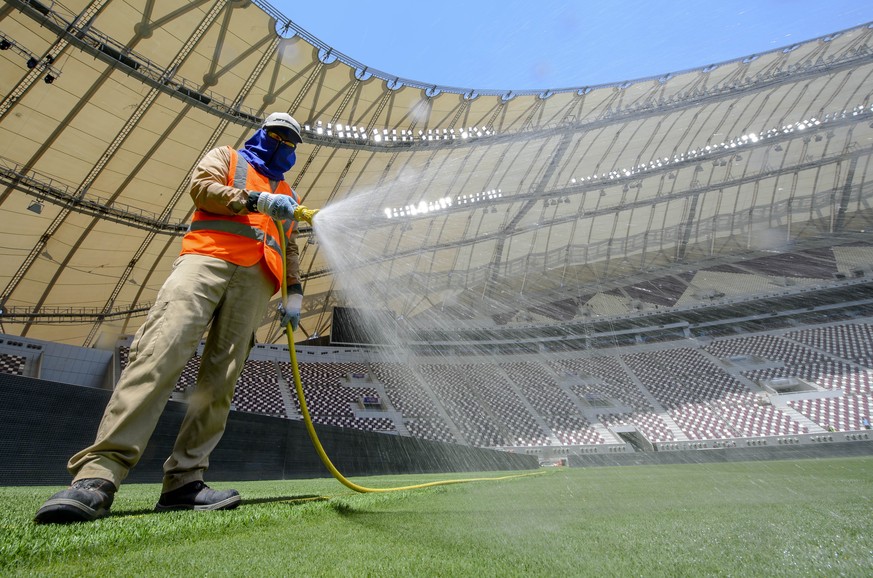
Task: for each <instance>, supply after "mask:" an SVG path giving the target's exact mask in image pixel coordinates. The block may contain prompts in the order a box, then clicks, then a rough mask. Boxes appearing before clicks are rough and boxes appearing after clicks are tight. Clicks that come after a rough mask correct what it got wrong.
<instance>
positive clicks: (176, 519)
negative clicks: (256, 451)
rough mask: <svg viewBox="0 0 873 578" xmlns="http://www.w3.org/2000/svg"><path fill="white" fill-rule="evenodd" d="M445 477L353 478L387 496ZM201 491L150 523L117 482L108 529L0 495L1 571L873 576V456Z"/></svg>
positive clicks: (44, 491)
mask: <svg viewBox="0 0 873 578" xmlns="http://www.w3.org/2000/svg"><path fill="white" fill-rule="evenodd" d="M504 474H505V473H497V474H493V475H504ZM477 475H478V474H477ZM482 475H488V474H482ZM452 477H458V476H450V475H445V476H391V477H388V476H384V477H373V478H366V479H356V480H355V481H356V482H358V483H362V484H366V485H368V486H373V487H388V486H393V485H408V484H414V483H420V482H425V481H432V480H437V479H449V478H452ZM463 477H467V476H466V475H465V476H463ZM213 486H214V487H216V488H219V489H223V488H228V487H231V486H232V487H236V488H237V489H239V490H240V492H241V493H242V495H243V503H242V505H241V506H240V507H239V508H238V509H237V510H233V511H229V512H172V513H164V514H156V513H152V511H151V509H152V507H153V506H154V503H155V501H156V499H157V493H158V492H159V490H160V487H159V486H158V485H153V484H128V485H125V486H123V487H122V490H121V492H120V493H119V494H118V495H117V497H116V501H115V505H114V506H113V510H112V514H111V515H110V516H109V517H107V518H105V519H102V520H98V521H97V522H93V523H89V524H74V525H70V526H37V525H35V524H33V523H32V521H31V519H32V517H33V514H34V513H35V512H36V510H37V508H38V507H39V506H40V504H41V503H42V502H43V501H44V500H45V499H46V498H47V497H48V496H49V495H51V494H52V493H53V492H54V491H56V490H57V489H59V488H56V487H51V488H49V487H40V488H35V487H4V488H0V498H2V508H3V509H2V512H3V513H2V527H0V575H4V576H9V575H13V576H14V575H63V576H207V575H208V576H331V577H333V576H356V577H357V576H478V577H481V576H599V577H603V576H792V577H796V576H869V575H871V572H873V457H870V458H850V459H827V460H801V461H774V462H745V463H728V464H706V465H704V464H701V465H683V466H641V467H610V468H569V469H568V468H556V469H548V470H544V471H543V473H542V475H536V476H531V477H524V478H516V479H510V480H504V481H498V482H474V483H470V484H462V485H451V486H442V487H437V488H430V489H424V490H413V491H406V492H399V493H387V494H354V493H351V492H350V491H348V490H346V489H345V488H344V487H343V486H341V485H340V484H339V483H338V482H336V481H334V480H333V479H332V478H326V479H314V480H290V481H265V482H240V483H236V484H228V483H215V484H213ZM320 496H321V497H326V498H327V499H318V497H320Z"/></svg>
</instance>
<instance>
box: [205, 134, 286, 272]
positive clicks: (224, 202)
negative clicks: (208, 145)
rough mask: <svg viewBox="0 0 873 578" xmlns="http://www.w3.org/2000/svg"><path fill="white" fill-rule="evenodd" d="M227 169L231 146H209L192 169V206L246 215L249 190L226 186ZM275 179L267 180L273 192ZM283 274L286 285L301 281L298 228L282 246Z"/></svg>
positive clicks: (220, 212) (208, 210)
mask: <svg viewBox="0 0 873 578" xmlns="http://www.w3.org/2000/svg"><path fill="white" fill-rule="evenodd" d="M229 172H230V149H228V148H227V147H219V148H215V149H212V150H211V151H209V152H208V153H206V155H204V157H203V158H202V159H200V162H199V163H198V164H197V166H196V167H195V168H194V173H193V174H192V175H191V198H192V199H193V200H194V206H195V207H197V208H198V209H201V210H203V211H207V212H210V213H215V214H216V215H247V214H248V213H249V211H248V209H246V201H248V200H249V193H248V191H246V190H244V189H237V188H235V187H230V186H228V185H226V184H225V183H227V181H228V178H227V177H228V173H229ZM278 184H279V183H278V181H272V180H271V181H270V188H271V190H270V191H261V192H267V193H275V192H276V187H277V186H278ZM285 276H286V278H287V279H288V286H289V287H290V286H291V285H294V284H297V283H300V248H299V247H298V246H297V228H296V227H295V228H294V232H293V233H292V234H291V239H290V241H289V242H288V243H287V246H286V247H285Z"/></svg>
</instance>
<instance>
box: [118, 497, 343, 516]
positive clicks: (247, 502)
mask: <svg viewBox="0 0 873 578" xmlns="http://www.w3.org/2000/svg"><path fill="white" fill-rule="evenodd" d="M328 500H330V498H328V497H327V496H320V495H317V494H303V495H300V496H275V497H272V498H251V499H243V501H242V502H240V504H239V507H245V506H254V505H257V504H280V503H287V504H290V505H292V506H297V505H302V504H308V503H310V502H326V501H328ZM185 511H191V510H185V509H179V510H165V511H161V512H158V511H156V510H155V509H153V508H141V509H139V510H124V511H116V512H109V515H108V516H107V518H136V517H140V516H147V515H149V514H155V515H160V514H168V513H171V512H185Z"/></svg>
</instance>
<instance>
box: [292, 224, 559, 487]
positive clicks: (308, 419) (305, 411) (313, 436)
mask: <svg viewBox="0 0 873 578" xmlns="http://www.w3.org/2000/svg"><path fill="white" fill-rule="evenodd" d="M275 223H276V228H277V229H278V231H279V245H280V247H281V248H282V263H283V264H284V263H285V230H284V229H283V227H282V223H281V221H278V220H276V221H275ZM287 298H288V278H287V276H285V275H282V303H285V301H286V300H287ZM285 335H286V336H287V338H288V351H289V355H290V358H291V371H292V373H293V374H294V389H295V390H296V391H297V399H298V400H299V401H300V413H301V414H302V415H303V422H304V423H305V424H306V431H307V432H308V433H309V439H310V440H312V445H313V446H315V451H316V452H317V453H318V456H319V457H320V458H321V463H323V464H324V467H326V468H327V469H328V471H329V472H330V473H331V475H333V477H334V478H336V479H337V481H338V482H339V483H341V484H342V485H344V486H345V487H347V488H349V489H350V490H354V491H356V492H361V493H377V492H400V491H404V490H417V489H421V488H432V487H434V486H448V485H451V484H465V483H469V482H495V481H499V480H508V479H512V478H522V477H526V476H534V475H538V474H541V473H542V472H539V471H538V472H528V473H525V474H511V475H508V476H498V477H493V478H463V479H456V480H439V481H436V482H426V483H423V484H413V485H411V486H398V487H393V488H368V487H366V486H361V485H358V484H356V483H354V482H352V481H351V480H349V479H348V478H346V477H345V476H343V475H342V473H340V471H339V470H338V469H337V468H336V466H334V465H333V462H331V461H330V458H329V457H328V455H327V452H325V451H324V447H323V446H322V445H321V441H320V440H319V439H318V434H317V433H316V431H315V426H314V425H313V423H312V416H310V415H309V408H308V407H307V405H306V396H305V395H304V394H303V383H302V382H301V380H300V368H299V367H298V366H297V352H296V351H295V350H294V330H293V328H292V327H291V324H290V323H289V324H288V325H287V326H286V327H285Z"/></svg>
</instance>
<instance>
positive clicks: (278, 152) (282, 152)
mask: <svg viewBox="0 0 873 578" xmlns="http://www.w3.org/2000/svg"><path fill="white" fill-rule="evenodd" d="M239 154H240V155H242V157H243V158H244V159H245V160H247V161H248V162H249V164H250V165H252V167H253V168H254V169H255V170H256V171H258V172H259V173H261V174H262V175H264V176H266V177H268V178H269V179H271V180H274V181H284V180H285V173H286V172H288V171H290V170H291V167H293V166H294V163H295V162H297V155H296V153H295V151H294V149H293V148H291V147H290V146H288V145H286V144H284V143H282V142H279V141H277V140H276V139H274V138H270V137H269V136H267V131H266V130H264V129H263V128H259V129H258V131H257V132H256V133H255V134H254V135H253V136H252V138H250V139H249V140H247V141H246V144H245V145H244V146H243V148H241V149H240V150H239Z"/></svg>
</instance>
